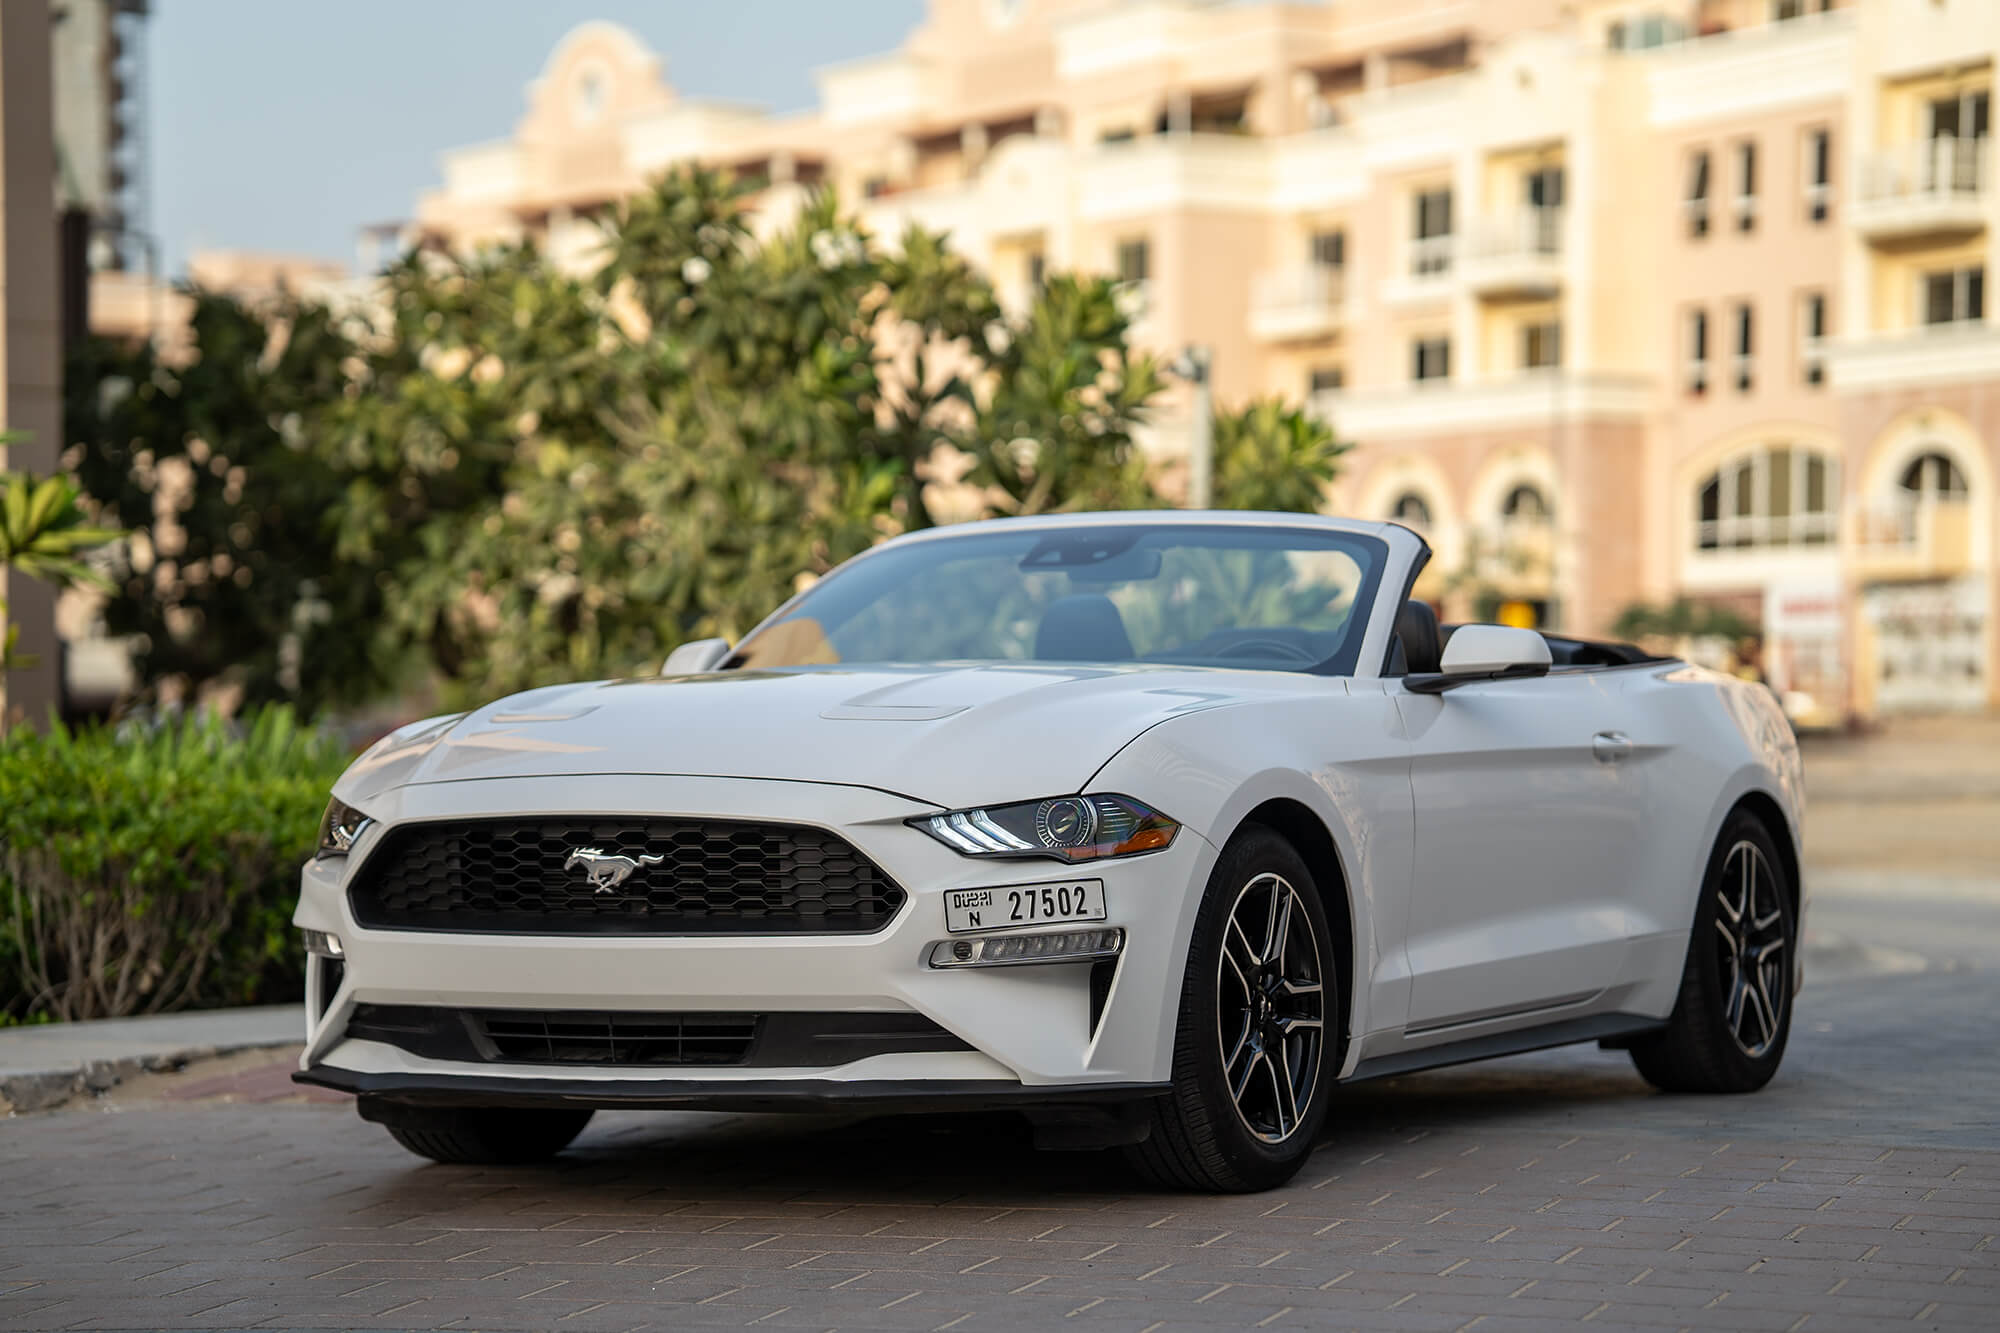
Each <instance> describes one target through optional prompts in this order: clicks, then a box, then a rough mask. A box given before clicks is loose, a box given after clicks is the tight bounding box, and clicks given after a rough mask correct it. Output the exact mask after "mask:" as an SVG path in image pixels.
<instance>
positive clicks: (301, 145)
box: [146, 0, 923, 275]
mask: <svg viewBox="0 0 2000 1333" xmlns="http://www.w3.org/2000/svg"><path fill="white" fill-rule="evenodd" d="M922 14H923V0H652V3H640V0H590V2H589V3H564V2H560V0H542V2H540V3H536V2H534V0H339V3H334V4H327V3H313V4H307V3H300V2H297V0H282V2H280V0H154V4H153V18H152V21H151V24H150V29H149V31H148V34H147V38H146V40H147V50H146V60H147V63H146V78H147V80H148V82H149V87H148V89H147V93H148V97H149V101H150V105H151V111H152V116H151V120H150V122H149V127H148V128H149V132H150V135H151V140H152V142H151V145H150V147H151V174H152V200H151V215H152V225H153V229H154V231H155V232H156V233H157V234H158V235H159V237H160V241H161V246H162V250H163V252H164V256H165V263H166V267H167V271H168V273H170V274H174V275H178V274H180V273H181V272H182V270H183V269H184V267H185V265H186V261H187V256H188V254H189V252H190V251H193V250H201V249H241V250H279V251H286V252H290V253H296V254H307V255H317V256H321V257H324V258H328V259H333V260H338V261H342V262H345V263H348V264H350V265H351V264H353V262H354V256H355V233H356V231H357V229H358V228H360V227H361V226H363V225H365V224H369V223H376V222H388V221H395V220H400V219H403V218H407V217H409V216H410V215H411V214H412V213H413V212H414V211H415V207H416V200H417V196H418V194H419V193H421V192H422V191H423V190H425V189H428V188H430V187H431V186H434V185H436V184H437V183H438V181H439V180H440V177H441V173H440V169H439V166H438V154H439V153H440V152H441V151H443V150H444V149H447V148H455V147H460V146H463V145H465V144H473V143H482V142H485V141H486V140H489V139H500V138H505V137H506V136H508V135H509V134H511V133H512V132H513V128H514V124H515V122H516V121H517V120H519V119H520V117H521V114H522V112H523V110H524V109H525V106H526V102H525V100H524V99H525V97H526V89H527V85H528V82H529V80H530V79H532V78H534V76H535V75H536V74H537V73H539V72H540V70H541V68H542V64H543V62H544V61H545V60H546V59H547V57H548V54H549V52H550V51H551V50H553V49H554V47H555V44H556V42H557V40H558V39H560V38H561V36H562V35H563V34H564V33H565V32H567V31H569V29H571V28H572V27H575V26H576V25H577V24H579V23H582V22H584V21H585V20H588V19H610V20H611V21H613V22H615V23H621V24H623V25H625V26H626V27H627V28H630V29H631V30H632V31H633V32H634V33H636V34H637V35H638V36H639V38H640V40H641V41H643V42H645V43H646V44H647V45H648V46H650V47H652V49H653V50H654V51H655V52H657V53H658V54H659V55H660V57H661V59H662V62H663V63H664V66H665V73H666V78H667V80H668V82H669V83H671V84H673V86H674V87H675V88H677V89H678V90H679V91H680V92H682V93H684V94H689V95H693V96H712V97H728V98H732V99H737V100H743V101H751V102H762V103H766V104H768V105H769V106H770V107H771V108H772V110H774V111H793V110H798V109H800V108H803V107H807V106H810V105H812V104H813V102H814V100H815V94H814V88H813V82H812V71H813V70H814V69H815V68H817V67H818V66H821V65H827V64H834V63H837V62H839V61H843V60H852V59H855V58H857V57H859V56H865V55H872V54H875V53H877V52H881V51H886V50H889V49H891V48H893V47H895V46H897V45H898V44H899V43H900V42H901V41H902V39H903V36H904V35H905V34H906V33H907V32H908V31H909V30H910V29H911V28H912V27H914V26H915V25H916V23H917V21H918V20H919V19H920V18H921V17H922Z"/></svg>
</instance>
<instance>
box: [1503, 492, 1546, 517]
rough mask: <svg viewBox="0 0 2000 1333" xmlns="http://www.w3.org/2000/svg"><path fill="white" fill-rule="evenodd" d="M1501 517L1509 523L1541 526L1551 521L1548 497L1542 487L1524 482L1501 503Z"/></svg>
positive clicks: (1508, 493)
mask: <svg viewBox="0 0 2000 1333" xmlns="http://www.w3.org/2000/svg"><path fill="white" fill-rule="evenodd" d="M1500 517H1501V518H1503V519H1505V520H1506V521H1507V522H1509V523H1524V524H1541V523H1547V522H1548V521H1549V501H1548V497H1547V496H1545V495H1543V494H1542V490H1541V487H1539V486H1532V485H1529V484H1527V483H1526V482H1523V483H1522V484H1521V485H1519V486H1516V487H1515V488H1514V489H1513V490H1511V491H1508V492H1507V498H1506V499H1505V500H1503V501H1501V502H1500Z"/></svg>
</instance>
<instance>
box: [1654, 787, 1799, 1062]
mask: <svg viewBox="0 0 2000 1333" xmlns="http://www.w3.org/2000/svg"><path fill="white" fill-rule="evenodd" d="M1793 892H1794V887H1793V885H1792V883H1791V881H1790V876H1788V875H1787V874H1786V872H1785V861H1784V858H1783V857H1782V856H1780V855H1779V854H1778V846H1777V844H1776V843H1775V842H1774V841H1773V840H1772V838H1771V833H1770V830H1769V829H1767V828H1766V827H1765V826H1764V824H1763V822H1762V821H1761V820H1759V819H1757V818H1756V817H1755V816H1753V815H1750V814H1747V813H1745V812H1743V811H1740V810H1739V811H1737V812H1736V813H1735V814H1733V815H1731V816H1730V817H1729V819H1728V820H1727V821H1726V822H1725V823H1724V824H1723V826H1722V836H1721V837H1720V838H1718V839H1717V840H1716V844H1715V848H1714V850H1713V851H1712V852H1711V853H1710V854H1709V858H1708V873H1707V874H1706V875H1704V876H1703V877H1702V884H1701V901H1700V902H1699V903H1698V904H1697V905H1696V907H1695V914H1694V930H1693V932H1692V934H1691V935H1690V936H1689V938H1688V956H1687V963H1686V965H1685V967H1684V968H1683V969H1682V973H1681V989H1680V996H1679V998H1678V999H1677V1000H1676V1001H1675V1004H1674V1012H1673V1016H1672V1017H1671V1018H1669V1019H1668V1020H1667V1026H1666V1027H1665V1028H1663V1029H1662V1030H1660V1031H1659V1032H1655V1033H1649V1034H1647V1035H1646V1036H1644V1037H1641V1038H1639V1039H1638V1040H1636V1041H1634V1042H1633V1043H1632V1063H1633V1064H1634V1065H1636V1066H1638V1069H1639V1073H1640V1075H1641V1076H1642V1077H1643V1078H1645V1080H1646V1081H1647V1082H1648V1083H1650V1084H1652V1085H1653V1086H1654V1087H1656V1088H1658V1089H1660V1091H1662V1092H1703V1093H1718V1092H1755V1091H1756V1090H1757V1089H1759V1088H1761V1087H1763V1086H1764V1085H1765V1084H1766V1083H1769V1082H1770V1081H1771V1076H1772V1075H1774V1074H1776V1073H1777V1072H1778V1065H1779V1064H1780V1063H1781V1062H1782V1061H1783V1060H1784V1058H1785V1042H1786V1040H1787V1039H1788V1038H1789V1037H1790V1035H1791V1028H1792V975H1793V965H1794V961H1795V959H1796V957H1797V954H1796V953H1795V950H1796V949H1797V948H1798V939H1797V924H1796V922H1795V920H1794V916H1793V911H1792V902H1793Z"/></svg>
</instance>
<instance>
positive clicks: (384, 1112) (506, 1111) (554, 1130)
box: [364, 1106, 593, 1166]
mask: <svg viewBox="0 0 2000 1333" xmlns="http://www.w3.org/2000/svg"><path fill="white" fill-rule="evenodd" d="M592 1114H593V1113H592V1112H591V1111H589V1110H587V1109H586V1110H580V1111H572V1110H567V1109H561V1108H558V1109H553V1110H541V1109H536V1108H527V1107H502V1106H373V1107H369V1108H367V1112H366V1113H365V1114H364V1118H366V1119H369V1120H378V1121H380V1122H381V1124H382V1127H383V1128H385V1129H387V1130H388V1131H389V1136H390V1137H391V1138H393V1139H395V1140H396V1142H398V1143H400V1144H402V1145H403V1146H404V1147H405V1148H408V1149H409V1150H410V1151H411V1152H413V1153H415V1154H416V1155H417V1156H419V1157H428V1158H430V1159H431V1160H432V1161H433V1162H445V1163H448V1164H451V1165H457V1166H519V1165H523V1164H525V1163H528V1162H545V1161H547V1160H548V1159H549V1158H551V1157H554V1156H555V1155H556V1154H557V1153H559V1152H561V1151H562V1150H563V1149H564V1148H567V1147H568V1146H569V1145H570V1141H571V1140H573V1139H574V1138H576V1136H577V1135H578V1134H580V1133H582V1132H583V1127H584V1126H585V1125H587V1124H589V1123H590V1117H591V1115H592Z"/></svg>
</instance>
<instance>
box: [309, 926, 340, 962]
mask: <svg viewBox="0 0 2000 1333" xmlns="http://www.w3.org/2000/svg"><path fill="white" fill-rule="evenodd" d="M303 933H304V935H305V937H306V952H307V953H309V954H311V955H312V956H313V957H315V958H345V957H347V950H346V949H345V948H343V947H342V946H341V943H340V936H338V935H330V934H328V933H327V932H326V931H323V930H308V931H305V932H303Z"/></svg>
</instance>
